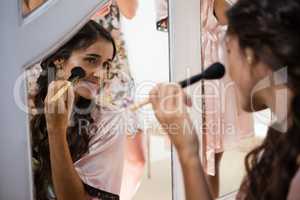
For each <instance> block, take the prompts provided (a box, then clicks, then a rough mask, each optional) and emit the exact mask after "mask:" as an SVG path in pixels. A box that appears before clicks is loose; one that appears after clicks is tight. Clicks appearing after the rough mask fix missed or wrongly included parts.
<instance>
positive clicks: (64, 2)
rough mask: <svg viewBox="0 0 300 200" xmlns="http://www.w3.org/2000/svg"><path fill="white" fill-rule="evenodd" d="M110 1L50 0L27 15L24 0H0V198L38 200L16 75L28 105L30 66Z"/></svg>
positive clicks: (22, 99)
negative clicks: (27, 70)
mask: <svg viewBox="0 0 300 200" xmlns="http://www.w3.org/2000/svg"><path fill="white" fill-rule="evenodd" d="M106 1H107V0H85V1H84V3H83V1H82V0H48V1H47V2H46V3H44V4H43V5H42V6H40V7H39V8H38V9H37V10H35V11H34V12H32V13H31V14H29V15H28V16H26V17H25V18H23V16H22V1H21V0H1V1H0V22H1V23H0V24H1V31H0V44H1V45H0V52H1V53H0V60H1V67H2V73H0V87H1V93H2V96H1V104H0V110H1V113H2V116H1V117H0V125H1V134H0V141H1V145H0V169H1V170H0V199H3V200H4V199H6V200H20V199H25V200H33V192H32V191H33V181H32V172H31V147H30V135H29V127H28V119H27V114H26V113H25V112H24V111H22V110H21V109H20V108H19V107H18V106H17V104H16V100H15V94H14V89H15V85H16V82H17V81H16V80H20V82H19V83H20V85H19V86H20V87H21V88H18V91H17V92H16V94H18V95H17V96H19V100H21V101H22V102H23V104H24V103H25V102H26V101H25V99H26V94H25V87H24V85H25V83H24V82H22V74H23V72H24V70H25V67H27V66H30V65H31V64H33V63H35V62H37V61H39V60H40V59H41V58H42V57H43V56H46V55H47V54H49V53H51V52H52V51H54V50H55V49H57V48H58V47H59V46H61V45H62V44H63V43H64V42H65V41H66V40H68V39H69V38H70V37H71V36H72V35H73V34H74V33H75V32H76V31H78V30H79V29H80V27H81V26H82V25H83V24H84V23H85V22H86V21H87V20H88V19H89V18H90V17H91V15H92V14H93V13H94V12H96V11H97V9H99V7H100V6H101V5H102V4H103V3H105V2H106ZM54 27H55V28H54ZM39 30H40V31H39ZM23 80H24V79H23Z"/></svg>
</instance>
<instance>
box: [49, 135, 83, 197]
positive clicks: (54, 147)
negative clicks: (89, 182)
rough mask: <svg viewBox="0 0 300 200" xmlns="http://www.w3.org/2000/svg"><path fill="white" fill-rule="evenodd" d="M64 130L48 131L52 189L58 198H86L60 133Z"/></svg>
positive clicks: (64, 139) (65, 142) (64, 140)
mask: <svg viewBox="0 0 300 200" xmlns="http://www.w3.org/2000/svg"><path fill="white" fill-rule="evenodd" d="M62 131H64V132H66V130H57V132H56V133H55V132H54V131H53V132H52V133H49V146H50V160H51V172H52V181H53V185H54V191H55V194H56V196H57V199H58V200H69V199H72V200H85V199H88V197H87V194H86V192H85V190H84V187H83V184H82V182H81V179H80V177H79V176H78V174H77V172H76V170H75V168H74V166H73V162H72V158H71V155H70V151H69V147H68V144H67V140H66V138H65V137H64V138H62V137H61V136H60V135H62V133H59V132H62Z"/></svg>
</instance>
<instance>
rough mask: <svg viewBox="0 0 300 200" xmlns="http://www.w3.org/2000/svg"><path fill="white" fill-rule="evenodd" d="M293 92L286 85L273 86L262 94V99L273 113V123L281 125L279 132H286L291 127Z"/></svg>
mask: <svg viewBox="0 0 300 200" xmlns="http://www.w3.org/2000/svg"><path fill="white" fill-rule="evenodd" d="M293 96H294V95H293V92H292V91H291V89H289V88H288V87H287V86H286V85H279V86H272V87H269V88H267V89H265V91H263V92H262V93H261V99H262V101H263V102H264V104H265V105H266V106H267V107H268V108H270V110H271V112H272V114H271V115H272V116H271V120H272V123H276V124H277V125H278V124H279V125H280V127H279V128H280V129H281V130H279V131H282V132H285V131H287V128H288V127H290V126H291V122H292V120H291V119H292V114H291V113H292V112H291V102H292V98H293Z"/></svg>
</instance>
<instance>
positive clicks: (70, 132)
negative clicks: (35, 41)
mask: <svg viewBox="0 0 300 200" xmlns="http://www.w3.org/2000/svg"><path fill="white" fill-rule="evenodd" d="M98 39H104V40H106V41H109V42H111V43H112V45H113V49H114V52H113V58H114V57H115V54H116V47H115V43H114V41H113V39H112V37H111V35H110V34H109V33H108V32H107V31H106V30H105V29H104V28H103V27H101V26H100V25H99V24H98V23H96V22H94V21H92V20H90V21H89V22H88V23H87V24H86V25H85V26H84V27H83V28H82V29H81V30H80V31H79V32H78V33H77V34H76V35H75V36H74V37H72V39H70V40H69V41H68V42H67V43H66V44H65V45H63V46H62V47H61V48H60V49H58V50H57V51H56V52H55V53H53V54H52V55H50V56H49V57H47V58H46V59H44V60H43V61H42V62H41V67H42V72H41V75H40V76H39V78H38V80H37V85H38V92H37V94H36V96H35V97H34V103H35V106H36V107H37V108H39V109H43V108H44V99H45V97H46V95H47V92H48V85H49V84H50V83H51V81H53V80H55V74H56V66H55V65H54V61H55V60H57V59H65V60H67V59H69V57H70V56H71V54H72V52H73V51H75V50H81V49H85V48H88V47H89V46H90V45H92V44H94V43H95V42H96V41H97V40H98ZM113 58H112V59H113ZM51 74H52V75H51ZM93 105H94V102H93V101H92V100H88V99H84V98H83V97H79V99H78V100H76V102H75V106H74V108H77V109H81V108H82V109H86V108H89V111H90V110H91V109H92V108H93ZM89 111H88V112H85V113H80V112H74V110H73V113H72V117H71V121H72V123H71V125H70V126H69V127H68V129H67V141H68V145H69V149H70V153H71V157H72V160H73V162H75V161H76V160H78V159H79V158H80V157H81V156H82V155H83V154H85V153H87V152H88V143H89V137H88V133H87V130H86V128H80V127H82V125H83V124H82V122H84V123H92V121H93V120H92V118H91V116H90V112H89ZM30 124H31V134H32V155H33V161H34V163H33V164H34V168H35V170H34V182H35V190H36V199H37V200H45V199H47V195H48V189H49V185H51V184H52V181H51V162H50V154H49V142H48V133H47V127H46V119H45V115H44V113H43V112H41V113H39V114H37V115H35V116H34V117H33V118H32V120H31V123H30ZM85 125H87V124H85Z"/></svg>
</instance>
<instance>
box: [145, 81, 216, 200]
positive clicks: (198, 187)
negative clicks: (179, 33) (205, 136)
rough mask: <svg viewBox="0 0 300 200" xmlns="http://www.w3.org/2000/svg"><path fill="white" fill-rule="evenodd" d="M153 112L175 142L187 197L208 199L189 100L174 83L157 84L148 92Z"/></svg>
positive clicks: (188, 198) (191, 199) (210, 197)
mask: <svg viewBox="0 0 300 200" xmlns="http://www.w3.org/2000/svg"><path fill="white" fill-rule="evenodd" d="M150 102H151V104H152V107H153V109H154V112H155V116H156V118H157V119H158V121H159V122H160V124H161V125H162V127H163V128H164V130H165V131H166V132H167V133H168V136H169V137H170V140H171V141H172V143H173V144H174V146H175V148H176V150H177V153H178V156H179V160H180V163H181V166H182V172H183V177H184V185H185V193H186V194H185V195H186V199H187V200H200V199H201V200H211V199H212V195H211V193H210V191H209V187H208V184H207V182H206V177H205V175H204V172H203V169H202V166H201V163H200V159H199V142H198V136H197V134H196V131H195V128H194V126H193V123H192V121H191V120H190V117H189V114H188V113H187V110H186V106H185V104H189V105H191V101H190V100H189V98H187V96H186V95H185V94H184V92H183V91H182V89H181V88H180V86H179V85H177V84H159V85H158V86H156V87H155V88H154V89H152V91H151V92H150Z"/></svg>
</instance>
